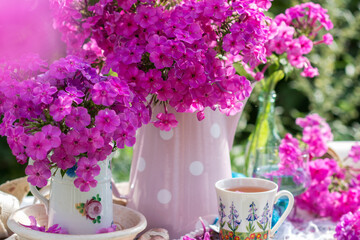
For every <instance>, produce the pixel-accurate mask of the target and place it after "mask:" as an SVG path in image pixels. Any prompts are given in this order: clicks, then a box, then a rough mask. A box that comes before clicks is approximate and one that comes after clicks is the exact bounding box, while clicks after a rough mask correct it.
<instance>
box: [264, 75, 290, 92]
mask: <svg viewBox="0 0 360 240" xmlns="http://www.w3.org/2000/svg"><path fill="white" fill-rule="evenodd" d="M284 77H285V74H284V72H283V71H282V70H277V71H275V72H273V73H272V74H271V75H270V76H269V77H268V78H266V79H265V85H264V88H265V89H267V90H272V89H274V88H275V86H276V84H277V83H278V82H279V81H280V80H281V79H283V78H284Z"/></svg>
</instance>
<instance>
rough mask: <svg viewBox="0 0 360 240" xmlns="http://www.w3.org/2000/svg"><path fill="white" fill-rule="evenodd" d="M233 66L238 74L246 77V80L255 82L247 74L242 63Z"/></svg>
mask: <svg viewBox="0 0 360 240" xmlns="http://www.w3.org/2000/svg"><path fill="white" fill-rule="evenodd" d="M233 66H234V68H235V70H236V73H237V74H239V75H240V76H244V77H246V79H248V80H250V81H251V80H254V78H253V77H252V76H251V75H250V74H249V73H248V72H246V70H245V69H244V67H243V65H242V64H241V63H239V62H236V63H234V64H233Z"/></svg>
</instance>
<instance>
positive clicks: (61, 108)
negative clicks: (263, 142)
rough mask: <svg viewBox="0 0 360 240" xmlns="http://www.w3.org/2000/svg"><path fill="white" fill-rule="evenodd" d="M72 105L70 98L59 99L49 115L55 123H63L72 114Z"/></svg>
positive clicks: (54, 103)
mask: <svg viewBox="0 0 360 240" xmlns="http://www.w3.org/2000/svg"><path fill="white" fill-rule="evenodd" d="M71 104H72V99H71V98H70V97H59V98H57V99H56V100H55V101H54V102H53V104H52V105H51V106H50V109H49V113H50V115H51V116H52V117H53V119H54V120H55V121H61V120H62V119H63V118H64V117H65V116H67V115H69V114H70V113H71Z"/></svg>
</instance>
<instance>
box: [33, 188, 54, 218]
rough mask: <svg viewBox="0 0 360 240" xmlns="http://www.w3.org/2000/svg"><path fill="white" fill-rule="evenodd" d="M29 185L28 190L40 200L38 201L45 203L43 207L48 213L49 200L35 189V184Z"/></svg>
mask: <svg viewBox="0 0 360 240" xmlns="http://www.w3.org/2000/svg"><path fill="white" fill-rule="evenodd" d="M29 185H30V192H31V193H32V194H33V195H34V196H35V197H36V198H37V199H39V200H40V202H42V203H43V204H44V205H45V209H46V214H49V200H48V199H47V198H46V197H44V196H43V195H42V194H41V193H40V192H39V190H37V188H36V187H35V186H33V185H32V184H29Z"/></svg>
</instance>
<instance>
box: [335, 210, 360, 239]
mask: <svg viewBox="0 0 360 240" xmlns="http://www.w3.org/2000/svg"><path fill="white" fill-rule="evenodd" d="M335 232H336V233H335V235H334V237H335V238H336V239H337V240H358V239H359V237H360V209H359V210H357V211H356V212H354V213H352V212H349V213H347V214H345V215H344V216H342V217H341V219H340V222H339V223H338V224H337V225H336V229H335Z"/></svg>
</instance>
